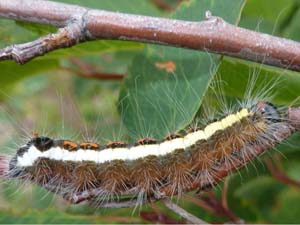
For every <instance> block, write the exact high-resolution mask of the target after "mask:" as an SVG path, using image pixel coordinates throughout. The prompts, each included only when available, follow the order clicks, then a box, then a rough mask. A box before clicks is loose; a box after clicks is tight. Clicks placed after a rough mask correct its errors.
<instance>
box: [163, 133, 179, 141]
mask: <svg viewBox="0 0 300 225" xmlns="http://www.w3.org/2000/svg"><path fill="white" fill-rule="evenodd" d="M180 137H182V135H181V134H169V135H168V136H166V137H165V140H167V141H169V140H172V139H175V138H180Z"/></svg>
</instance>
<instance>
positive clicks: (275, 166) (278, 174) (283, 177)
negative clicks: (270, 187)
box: [265, 156, 300, 188]
mask: <svg viewBox="0 0 300 225" xmlns="http://www.w3.org/2000/svg"><path fill="white" fill-rule="evenodd" d="M275 157H276V156H275ZM265 163H266V165H267V167H268V170H269V171H270V173H271V175H272V177H273V178H275V179H276V180H278V181H279V182H281V183H283V184H287V185H292V186H294V187H297V188H299V187H300V181H297V180H294V179H292V178H290V177H289V176H288V175H287V174H286V173H285V172H284V171H283V170H282V169H281V168H280V166H281V165H279V164H280V159H279V158H278V157H277V159H276V163H272V161H271V160H270V159H269V158H265Z"/></svg>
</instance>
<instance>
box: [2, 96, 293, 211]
mask: <svg viewBox="0 0 300 225" xmlns="http://www.w3.org/2000/svg"><path fill="white" fill-rule="evenodd" d="M289 117H290V115H282V113H281V112H280V110H279V109H277V108H276V107H275V106H274V105H273V104H271V103H269V102H267V101H265V100H263V99H260V100H253V99H251V100H248V101H247V103H246V104H245V103H240V105H239V106H238V107H236V110H233V111H232V112H231V113H228V114H227V115H225V116H223V118H220V119H218V120H215V121H214V122H211V123H208V124H207V125H206V126H203V127H200V126H192V127H190V128H189V129H186V130H183V131H181V132H179V133H176V134H170V135H168V136H167V137H166V138H165V139H163V140H160V141H157V140H155V139H152V138H141V139H139V140H137V141H136V142H135V143H134V144H126V143H124V142H119V141H116V142H108V143H106V144H105V145H101V144H99V143H94V142H82V143H76V142H73V141H70V140H64V139H53V138H50V137H46V136H38V135H37V134H35V135H34V137H33V138H32V139H31V140H29V141H28V143H27V144H25V145H23V146H21V147H20V148H19V149H18V150H17V153H16V154H15V156H13V157H12V158H11V159H10V161H9V162H8V161H7V159H4V158H0V174H2V176H5V177H6V178H9V179H11V178H17V179H20V180H26V181H32V182H34V183H37V184H39V185H41V186H43V187H44V188H46V189H47V190H49V191H51V192H54V193H56V194H59V195H61V196H63V197H64V198H65V199H66V200H68V201H69V202H71V203H74V204H75V203H79V202H82V201H89V202H95V203H96V204H97V206H99V207H102V206H103V207H104V206H108V207H109V203H110V202H119V203H120V205H119V206H120V207H122V206H123V205H122V203H123V202H125V201H127V200H128V199H129V200H132V199H135V200H136V201H133V202H134V204H142V203H144V202H147V201H150V200H152V199H160V198H163V197H166V196H174V195H178V196H180V195H181V194H183V193H185V192H188V191H192V190H196V189H200V190H203V189H205V188H207V187H208V186H212V185H214V184H215V183H216V182H217V181H219V180H221V179H222V178H223V177H224V176H226V174H228V173H230V172H232V171H234V170H237V169H238V168H239V167H241V166H243V165H245V164H246V163H247V162H248V161H250V160H252V159H253V158H255V157H256V156H258V155H260V154H261V153H263V152H264V151H265V150H266V149H268V148H271V147H273V146H275V145H276V144H277V143H279V142H281V141H282V140H283V139H285V138H286V137H287V136H289V135H290V134H291V132H293V131H294V126H293V125H292V123H291V121H290V120H289ZM105 203H108V204H106V205H105Z"/></svg>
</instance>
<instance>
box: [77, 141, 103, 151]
mask: <svg viewBox="0 0 300 225" xmlns="http://www.w3.org/2000/svg"><path fill="white" fill-rule="evenodd" d="M79 147H80V148H81V149H84V150H87V149H90V150H99V149H100V146H99V144H97V143H94V142H82V143H80V145H79Z"/></svg>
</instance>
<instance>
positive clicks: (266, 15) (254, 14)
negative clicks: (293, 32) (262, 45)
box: [240, 0, 296, 35]
mask: <svg viewBox="0 0 300 225" xmlns="http://www.w3.org/2000/svg"><path fill="white" fill-rule="evenodd" d="M295 4H296V3H295V0H285V1H273V0H264V1H261V0H251V1H247V4H246V6H245V8H244V10H243V14H242V18H241V22H240V26H241V27H245V28H248V29H251V30H258V31H259V32H264V33H269V34H275V35H278V34H280V33H281V31H282V28H283V27H284V25H285V23H286V22H287V20H288V19H289V16H290V13H291V12H292V11H293V7H295Z"/></svg>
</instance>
